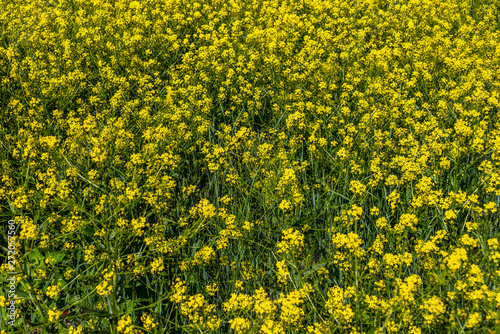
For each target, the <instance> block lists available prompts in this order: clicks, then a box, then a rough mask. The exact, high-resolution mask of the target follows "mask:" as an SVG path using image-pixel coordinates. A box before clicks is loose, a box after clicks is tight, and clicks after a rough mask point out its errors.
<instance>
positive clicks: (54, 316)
mask: <svg viewBox="0 0 500 334" xmlns="http://www.w3.org/2000/svg"><path fill="white" fill-rule="evenodd" d="M47 314H48V316H49V321H50V322H56V321H57V320H59V318H60V317H61V315H62V314H63V312H62V311H59V310H57V308H56V307H55V306H54V307H53V308H52V310H49V311H48V312H47Z"/></svg>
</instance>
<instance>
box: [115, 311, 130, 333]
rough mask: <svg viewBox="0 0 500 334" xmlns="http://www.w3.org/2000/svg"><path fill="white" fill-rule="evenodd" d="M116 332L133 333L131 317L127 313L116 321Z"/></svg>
mask: <svg viewBox="0 0 500 334" xmlns="http://www.w3.org/2000/svg"><path fill="white" fill-rule="evenodd" d="M116 330H117V331H118V333H123V334H129V333H130V334H131V333H133V325H132V318H131V317H130V316H129V315H124V316H122V317H121V318H120V320H119V321H118V326H117V327H116Z"/></svg>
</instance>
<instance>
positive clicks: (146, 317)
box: [141, 313, 156, 331]
mask: <svg viewBox="0 0 500 334" xmlns="http://www.w3.org/2000/svg"><path fill="white" fill-rule="evenodd" d="M141 321H142V324H143V326H144V328H145V329H146V330H148V331H151V330H153V329H154V328H155V327H156V323H155V319H154V318H153V317H152V316H151V315H150V314H147V313H144V314H143V315H142V317H141Z"/></svg>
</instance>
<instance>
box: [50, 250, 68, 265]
mask: <svg viewBox="0 0 500 334" xmlns="http://www.w3.org/2000/svg"><path fill="white" fill-rule="evenodd" d="M65 256H66V254H65V253H64V252H48V253H47V257H48V258H54V259H55V261H54V264H55V263H58V262H61V261H62V260H63V259H64V257H65Z"/></svg>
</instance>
